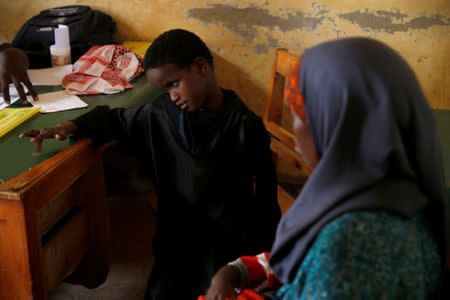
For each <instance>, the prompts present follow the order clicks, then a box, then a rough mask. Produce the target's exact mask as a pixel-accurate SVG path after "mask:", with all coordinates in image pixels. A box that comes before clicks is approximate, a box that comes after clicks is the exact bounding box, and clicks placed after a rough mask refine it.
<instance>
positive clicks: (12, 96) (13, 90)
mask: <svg viewBox="0 0 450 300" xmlns="http://www.w3.org/2000/svg"><path fill="white" fill-rule="evenodd" d="M22 86H23V89H24V91H25V94H26V93H27V92H28V89H27V87H26V86H25V85H24V84H23V83H22ZM9 98H10V99H11V104H12V103H14V102H16V101H17V99H19V93H18V92H17V90H16V87H15V86H14V84H10V85H9ZM8 105H9V104H6V102H5V99H4V98H3V93H2V92H1V91H0V109H2V108H3V107H6V106H8Z"/></svg>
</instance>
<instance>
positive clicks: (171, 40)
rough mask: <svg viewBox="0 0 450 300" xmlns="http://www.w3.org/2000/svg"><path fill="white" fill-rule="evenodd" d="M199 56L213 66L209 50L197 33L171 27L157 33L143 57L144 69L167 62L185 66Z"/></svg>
mask: <svg viewBox="0 0 450 300" xmlns="http://www.w3.org/2000/svg"><path fill="white" fill-rule="evenodd" d="M199 57H201V58H204V59H205V60H206V61H207V62H208V63H209V64H210V65H211V66H213V57H212V55H211V52H210V51H209V49H208V47H207V46H206V45H205V43H204V42H203V41H202V40H201V39H200V38H199V37H198V36H197V35H195V34H194V33H192V32H190V31H187V30H184V29H172V30H169V31H166V32H164V33H162V34H161V35H159V36H158V37H157V38H156V39H155V41H154V42H153V43H152V44H151V45H150V47H148V49H147V52H145V57H144V69H145V70H148V69H149V68H150V69H153V68H157V67H159V66H162V65H167V64H175V65H176V66H177V67H179V68H186V67H189V66H190V65H191V64H192V63H193V62H194V60H195V59H196V58H199Z"/></svg>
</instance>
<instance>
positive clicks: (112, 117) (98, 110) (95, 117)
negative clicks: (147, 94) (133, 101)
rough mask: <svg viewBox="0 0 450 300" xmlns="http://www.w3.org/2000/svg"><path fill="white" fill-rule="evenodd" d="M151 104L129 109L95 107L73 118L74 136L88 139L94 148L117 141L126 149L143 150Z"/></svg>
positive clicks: (145, 143)
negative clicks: (75, 131)
mask: <svg viewBox="0 0 450 300" xmlns="http://www.w3.org/2000/svg"><path fill="white" fill-rule="evenodd" d="M150 110H151V104H148V105H144V106H140V107H133V108H115V109H111V108H110V107H109V106H106V105H105V106H97V107H95V108H94V109H93V110H91V111H90V112H88V113H86V114H84V115H82V116H80V117H78V118H76V119H75V120H73V122H74V123H75V124H76V125H77V127H78V131H77V135H78V136H81V137H89V138H92V139H93V141H94V144H95V145H100V144H102V143H106V142H109V141H112V140H117V141H118V143H119V144H121V145H122V146H126V148H129V149H136V150H138V149H142V148H146V145H147V144H148V139H149V138H150V136H149V128H148V127H149V121H148V119H149V115H150Z"/></svg>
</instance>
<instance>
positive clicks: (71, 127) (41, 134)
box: [19, 122, 78, 153]
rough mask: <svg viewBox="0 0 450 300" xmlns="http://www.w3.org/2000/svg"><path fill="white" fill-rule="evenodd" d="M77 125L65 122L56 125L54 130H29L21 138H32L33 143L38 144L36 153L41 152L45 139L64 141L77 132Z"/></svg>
mask: <svg viewBox="0 0 450 300" xmlns="http://www.w3.org/2000/svg"><path fill="white" fill-rule="evenodd" d="M77 129H78V128H77V125H76V124H75V123H74V122H64V123H60V124H58V125H56V127H54V128H43V129H41V130H28V131H25V132H24V133H22V134H21V135H20V136H19V137H20V138H24V137H31V138H32V139H31V142H32V143H35V144H36V151H35V152H36V153H39V152H41V144H42V141H43V140H44V139H56V140H58V141H64V140H65V139H66V138H67V137H68V136H69V135H71V134H72V133H75V132H76V131H77Z"/></svg>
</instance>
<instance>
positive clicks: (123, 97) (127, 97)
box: [0, 76, 450, 188]
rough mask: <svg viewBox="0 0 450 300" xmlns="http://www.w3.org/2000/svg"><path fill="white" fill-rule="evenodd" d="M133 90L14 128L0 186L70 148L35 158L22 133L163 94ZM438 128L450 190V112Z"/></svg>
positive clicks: (0, 164) (6, 141) (3, 143)
mask: <svg viewBox="0 0 450 300" xmlns="http://www.w3.org/2000/svg"><path fill="white" fill-rule="evenodd" d="M133 85H134V88H133V89H130V90H127V91H125V92H123V93H120V94H115V95H95V96H81V99H82V100H83V101H85V102H86V103H87V104H88V105H89V106H88V107H86V108H82V109H75V110H70V111H64V112H58V113H50V114H40V115H37V116H36V117H34V118H32V119H30V120H28V121H26V122H25V123H23V124H22V125H21V126H19V127H17V128H15V129H14V130H12V131H11V132H9V133H8V134H7V135H5V136H3V137H2V138H0V183H2V182H4V181H6V180H8V179H10V178H12V177H14V176H17V175H19V174H21V173H22V172H24V171H26V170H27V169H28V168H31V167H33V166H35V165H37V164H39V163H41V162H43V161H44V160H46V159H48V158H49V157H51V156H52V155H54V154H56V153H57V152H59V151H61V150H62V149H64V148H65V147H67V146H68V145H69V144H70V143H71V141H70V140H66V141H64V142H59V141H56V140H46V141H45V142H44V144H43V147H42V154H41V155H39V156H33V155H32V153H33V151H34V145H33V144H32V143H30V142H29V139H23V140H21V139H19V134H20V133H22V132H24V131H26V130H29V129H41V128H45V127H53V126H55V125H56V124H57V123H59V122H63V121H67V120H72V119H74V118H76V117H78V116H80V115H82V114H84V113H86V112H87V111H89V110H91V109H92V108H94V107H95V106H96V105H104V104H107V105H109V106H111V107H131V106H135V105H141V104H145V103H149V102H151V101H152V100H153V99H154V98H155V97H156V96H157V95H159V93H160V91H159V90H156V89H154V88H152V87H151V86H150V85H148V84H146V83H145V77H144V76H141V77H139V78H138V79H136V80H134V82H133ZM37 89H38V93H46V92H51V91H56V90H59V89H61V87H43V86H40V87H37ZM434 113H435V117H436V123H437V129H438V133H439V137H440V140H441V146H442V154H443V156H444V167H445V172H446V173H445V174H446V183H447V186H448V187H449V188H450V110H434Z"/></svg>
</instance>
